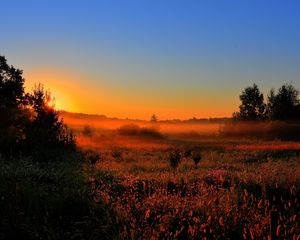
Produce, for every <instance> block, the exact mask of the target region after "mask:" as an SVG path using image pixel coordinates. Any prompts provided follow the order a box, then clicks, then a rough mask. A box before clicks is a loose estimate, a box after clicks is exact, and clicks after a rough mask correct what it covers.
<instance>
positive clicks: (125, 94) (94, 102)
mask: <svg viewBox="0 0 300 240" xmlns="http://www.w3.org/2000/svg"><path fill="white" fill-rule="evenodd" d="M24 77H25V79H26V81H25V87H26V91H31V90H32V89H33V86H34V84H36V83H42V84H43V85H44V87H45V89H46V90H49V91H50V92H51V94H52V96H53V97H54V98H55V108H56V109H57V110H66V111H69V112H81V113H87V114H104V115H106V116H108V117H118V118H129V119H144V120H149V119H150V116H151V115H152V114H156V115H157V117H158V119H160V120H165V119H190V118H193V117H196V118H209V117H212V118H214V117H229V116H231V114H232V112H233V107H232V105H233V104H232V101H231V100H230V101H228V102H223V104H224V105H223V106H220V104H219V102H217V101H210V100H207V101H203V99H205V98H207V99H208V98H209V97H210V96H209V95H202V96H201V94H198V93H196V92H194V93H193V96H191V97H189V96H185V95H183V94H182V92H181V91H180V90H179V91H178V90H177V92H175V93H174V96H171V95H170V93H169V95H167V94H165V91H164V89H161V88H158V89H157V92H158V94H157V95H154V96H149V93H148V95H147V91H146V90H145V89H144V90H143V91H139V90H136V89H129V90H128V89H127V90H124V89H123V88H122V86H121V87H113V86H109V85H108V84H109V81H101V79H100V80H98V79H97V80H96V81H95V86H94V85H93V86H92V83H91V82H89V81H85V79H89V76H85V75H83V74H80V73H78V72H74V71H72V72H71V71H68V70H63V69H57V68H54V69H53V68H39V69H33V70H32V71H25V72H24ZM167 90H168V89H167ZM197 95H199V96H201V97H202V101H201V99H197ZM216 96H220V95H216ZM174 99H175V101H174ZM177 99H180V101H176V100H177Z"/></svg>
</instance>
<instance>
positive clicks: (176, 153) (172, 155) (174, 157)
mask: <svg viewBox="0 0 300 240" xmlns="http://www.w3.org/2000/svg"><path fill="white" fill-rule="evenodd" d="M169 162H170V166H171V168H173V170H175V169H176V168H177V167H178V165H179V164H180V162H181V154H180V150H179V149H178V148H174V149H171V151H170V152H169Z"/></svg>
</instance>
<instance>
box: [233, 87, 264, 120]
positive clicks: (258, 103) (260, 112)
mask: <svg viewBox="0 0 300 240" xmlns="http://www.w3.org/2000/svg"><path fill="white" fill-rule="evenodd" d="M240 100H241V102H242V104H241V105H240V112H239V113H237V114H236V115H235V117H237V118H239V119H241V120H250V121H255V120H262V119H265V111H266V105H265V103H264V96H263V94H262V93H261V92H260V90H259V88H258V87H257V85H256V84H253V86H252V87H247V88H245V89H244V90H243V91H242V94H241V95H240Z"/></svg>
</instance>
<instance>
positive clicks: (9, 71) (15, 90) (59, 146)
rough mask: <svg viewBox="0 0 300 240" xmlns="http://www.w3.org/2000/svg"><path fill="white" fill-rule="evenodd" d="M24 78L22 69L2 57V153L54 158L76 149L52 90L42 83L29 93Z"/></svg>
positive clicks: (0, 131) (0, 126) (0, 151)
mask: <svg viewBox="0 0 300 240" xmlns="http://www.w3.org/2000/svg"><path fill="white" fill-rule="evenodd" d="M24 81H25V80H24V78H23V77H22V71H21V70H19V69H16V68H14V67H13V66H9V65H8V64H7V60H6V58H5V57H4V56H0V154H3V155H8V156H12V155H19V154H25V155H28V156H33V157H35V156H39V159H40V157H42V156H48V159H51V157H53V154H57V153H58V152H59V151H60V150H61V152H63V151H66V150H68V149H74V148H75V138H74V135H73V133H72V131H71V130H70V129H69V128H68V127H67V126H66V125H65V124H64V123H63V120H60V119H59V114H58V112H57V111H56V110H55V109H54V107H53V106H51V104H50V100H51V96H50V93H49V92H48V91H45V90H44V88H43V86H42V85H40V84H39V85H37V86H36V87H35V89H34V91H33V93H32V94H28V93H27V94H26V93H25V91H24ZM49 153H53V154H52V155H51V154H49ZM57 155H59V154H57Z"/></svg>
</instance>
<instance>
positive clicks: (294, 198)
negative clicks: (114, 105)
mask: <svg viewBox="0 0 300 240" xmlns="http://www.w3.org/2000/svg"><path fill="white" fill-rule="evenodd" d="M178 129H179V130H180V126H179V128H178ZM77 135H78V136H77V143H78V144H79V146H81V147H82V148H83V149H92V150H94V151H96V152H97V153H98V154H99V156H98V157H99V159H98V161H94V162H93V164H92V167H91V168H90V170H89V181H90V186H91V188H92V192H93V199H94V200H95V201H96V202H97V201H100V200H104V202H105V203H106V204H107V205H108V206H110V208H111V209H113V210H114V211H115V212H116V214H117V216H118V217H119V218H120V219H122V226H120V237H121V238H122V239H268V238H269V237H270V211H271V210H274V211H275V213H278V214H279V217H278V220H276V224H275V228H276V229H275V231H276V233H275V234H276V235H277V237H278V238H280V239H300V205H299V198H300V158H299V154H300V145H299V142H282V141H278V140H277V141H259V140H257V139H246V138H244V139H241V138H221V137H216V136H215V135H214V134H211V135H210V136H209V135H203V134H202V135H201V134H200V135H198V134H188V133H187V134H185V135H184V134H182V132H181V134H176V133H174V132H173V134H170V133H168V134H163V135H162V136H161V137H148V136H144V135H142V134H122V132H120V131H118V130H113V129H109V130H103V129H97V128H94V129H93V131H92V132H91V134H89V135H88V136H86V135H84V134H83V130H82V128H77ZM201 136H202V137H201ZM174 152H178V153H179V157H178V159H179V161H180V163H179V165H178V167H171V165H170V158H171V157H172V156H173V155H172V154H173V153H174ZM193 152H200V153H201V157H202V158H201V160H200V162H199V164H198V165H195V163H194V161H193ZM272 227H274V226H272Z"/></svg>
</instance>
